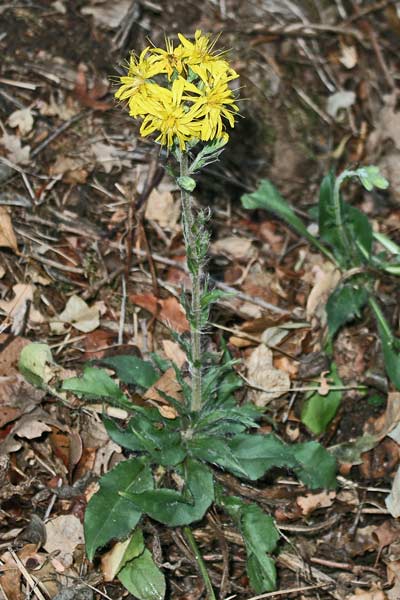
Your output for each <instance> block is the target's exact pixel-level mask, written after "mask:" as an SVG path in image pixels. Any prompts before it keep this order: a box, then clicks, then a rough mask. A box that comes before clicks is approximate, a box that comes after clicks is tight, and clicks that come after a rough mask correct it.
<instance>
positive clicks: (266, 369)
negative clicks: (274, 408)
mask: <svg viewBox="0 0 400 600" xmlns="http://www.w3.org/2000/svg"><path fill="white" fill-rule="evenodd" d="M272 359H273V355H272V352H271V350H270V349H269V348H267V346H264V344H260V346H258V347H257V348H256V349H255V350H253V352H252V353H251V355H250V357H249V358H248V359H247V360H246V366H247V377H248V379H249V381H250V382H251V383H252V384H255V385H257V386H260V387H262V388H264V389H265V390H266V391H257V390H251V391H250V399H251V400H252V402H254V404H255V405H256V406H266V405H267V404H269V402H271V400H273V399H274V398H279V397H280V396H282V395H283V394H286V393H287V391H288V390H289V389H290V378H289V375H288V374H287V373H286V372H285V371H281V370H279V369H276V368H275V367H274V366H273V364H272Z"/></svg>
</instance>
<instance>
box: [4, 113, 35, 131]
mask: <svg viewBox="0 0 400 600" xmlns="http://www.w3.org/2000/svg"><path fill="white" fill-rule="evenodd" d="M7 122H8V124H9V126H10V127H18V129H19V133H20V134H21V135H26V134H27V133H29V132H30V131H31V130H32V127H33V114H32V111H31V109H30V108H22V109H20V110H15V111H14V112H13V113H11V115H10V116H9V117H8V121H7Z"/></svg>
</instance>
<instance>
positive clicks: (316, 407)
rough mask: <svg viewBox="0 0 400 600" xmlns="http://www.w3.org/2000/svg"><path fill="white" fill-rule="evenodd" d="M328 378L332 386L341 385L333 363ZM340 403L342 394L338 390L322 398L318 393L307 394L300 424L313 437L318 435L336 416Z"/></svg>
mask: <svg viewBox="0 0 400 600" xmlns="http://www.w3.org/2000/svg"><path fill="white" fill-rule="evenodd" d="M330 378H331V379H332V381H333V385H335V386H339V385H342V382H341V380H340V377H339V374H338V371H337V366H336V364H335V363H332V364H331V371H330ZM341 401H342V392H341V391H339V390H332V391H330V392H328V393H327V394H326V395H323V396H322V395H321V394H319V393H318V391H315V392H309V393H308V394H307V399H306V401H305V403H304V406H303V409H302V412H301V421H302V423H304V425H305V426H306V427H308V429H310V431H312V432H313V433H314V434H315V435H320V434H321V433H323V432H324V431H325V429H326V428H327V426H328V425H329V423H330V422H331V421H332V419H333V417H334V416H335V415H336V413H337V411H338V408H339V406H340V403H341Z"/></svg>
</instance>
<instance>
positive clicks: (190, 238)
mask: <svg viewBox="0 0 400 600" xmlns="http://www.w3.org/2000/svg"><path fill="white" fill-rule="evenodd" d="M187 174H188V155H187V154H186V152H182V154H181V160H180V176H181V177H186V176H187ZM181 200H182V220H183V233H184V239H185V246H186V256H187V257H188V259H190V264H189V272H190V279H191V282H192V301H191V315H190V317H191V318H190V319H189V321H190V336H191V349H192V360H191V378H192V410H194V411H199V410H200V408H201V403H202V370H201V369H202V352H201V333H202V332H201V329H202V328H201V296H202V280H203V265H202V259H201V258H199V256H198V240H197V237H196V219H195V216H194V214H193V210H192V202H191V198H190V194H189V192H187V191H186V190H184V189H182V188H181ZM188 262H189V261H188Z"/></svg>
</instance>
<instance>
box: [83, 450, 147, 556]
mask: <svg viewBox="0 0 400 600" xmlns="http://www.w3.org/2000/svg"><path fill="white" fill-rule="evenodd" d="M99 483H100V489H99V491H98V492H96V494H94V496H92V498H91V499H90V500H89V503H88V505H87V508H86V512H85V541H86V553H87V555H88V558H89V560H92V559H93V556H94V554H95V552H96V550H97V548H100V547H101V546H104V544H106V543H107V542H109V541H110V540H111V539H113V538H118V539H121V538H123V537H126V536H127V535H128V534H129V533H130V531H131V530H132V529H133V528H134V527H136V525H137V523H138V521H139V519H140V515H141V512H140V511H138V510H135V509H134V507H133V506H132V504H131V502H129V501H128V500H126V498H123V497H122V496H121V495H120V492H129V491H135V492H142V491H143V490H150V489H152V488H153V487H154V481H153V476H152V473H151V470H150V468H149V466H148V465H147V464H146V463H145V462H144V461H143V460H141V459H137V458H132V459H130V460H126V461H124V462H121V463H119V464H118V465H117V466H116V467H115V468H114V469H113V470H112V471H110V472H109V473H107V474H106V475H104V476H103V477H102V478H101V479H100V482H99Z"/></svg>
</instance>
